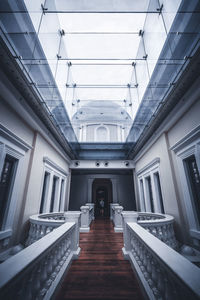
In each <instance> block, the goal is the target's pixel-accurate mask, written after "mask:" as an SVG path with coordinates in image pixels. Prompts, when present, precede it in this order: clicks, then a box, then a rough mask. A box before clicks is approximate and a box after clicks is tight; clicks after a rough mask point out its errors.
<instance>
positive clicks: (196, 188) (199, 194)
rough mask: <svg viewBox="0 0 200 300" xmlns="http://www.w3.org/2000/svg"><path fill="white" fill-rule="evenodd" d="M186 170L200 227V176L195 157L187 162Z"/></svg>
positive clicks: (192, 156) (191, 157) (189, 158)
mask: <svg viewBox="0 0 200 300" xmlns="http://www.w3.org/2000/svg"><path fill="white" fill-rule="evenodd" d="M185 163H186V169H187V174H188V179H189V184H190V190H191V194H192V198H193V199H192V200H193V207H194V211H195V215H196V218H197V220H198V222H199V225H200V176H199V170H198V167H197V163H196V159H195V156H194V155H191V156H190V157H188V158H187V159H186V160H185Z"/></svg>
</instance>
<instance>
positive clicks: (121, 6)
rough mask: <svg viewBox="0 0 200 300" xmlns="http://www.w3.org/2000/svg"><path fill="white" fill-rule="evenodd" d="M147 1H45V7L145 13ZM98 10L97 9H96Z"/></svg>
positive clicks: (51, 8) (49, 8)
mask: <svg viewBox="0 0 200 300" xmlns="http://www.w3.org/2000/svg"><path fill="white" fill-rule="evenodd" d="M154 2H155V1H154ZM148 4H149V0H140V1H132V0H123V1H118V0H112V1H106V0H92V1H83V0H78V1H74V0H68V1H66V0H59V1H56V4H55V1H54V0H46V4H45V7H47V8H48V10H49V11H55V10H59V11H60V12H62V11H66V12H67V11H74V12H76V11H83V12H86V11H91V12H92V11H97V10H98V11H102V12H104V11H110V12H112V11H114V12H115V11H127V12H129V11H130V10H131V11H133V12H142V11H144V12H146V11H147V9H148ZM97 8H98V9H97Z"/></svg>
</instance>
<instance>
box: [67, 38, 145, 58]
mask: <svg viewBox="0 0 200 300" xmlns="http://www.w3.org/2000/svg"><path fill="white" fill-rule="evenodd" d="M63 40H64V42H65V44H66V45H67V53H68V57H69V60H71V59H132V60H134V59H135V58H136V54H137V47H138V44H139V41H140V38H139V36H138V35H130V34H123V35H122V34H109V35H108V34H107V35H105V34H85V35H79V34H76V35H65V36H63ZM61 56H62V57H63V55H62V54H61Z"/></svg>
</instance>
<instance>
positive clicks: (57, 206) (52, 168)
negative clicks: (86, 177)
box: [38, 157, 68, 214]
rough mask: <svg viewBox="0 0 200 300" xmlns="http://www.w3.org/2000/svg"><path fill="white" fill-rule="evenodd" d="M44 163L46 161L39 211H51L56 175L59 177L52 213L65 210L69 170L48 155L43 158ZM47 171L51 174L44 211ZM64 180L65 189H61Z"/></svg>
mask: <svg viewBox="0 0 200 300" xmlns="http://www.w3.org/2000/svg"><path fill="white" fill-rule="evenodd" d="M43 163H44V168H43V176H42V178H43V179H42V184H41V192H40V201H39V208H38V211H39V213H40V214H42V213H50V210H51V209H50V208H51V197H52V189H53V178H54V177H57V178H58V179H57V182H56V186H55V195H54V201H53V211H52V213H53V212H59V211H64V205H65V196H66V185H67V177H68V174H67V172H65V170H64V169H62V168H61V167H59V166H58V165H57V164H56V163H54V162H53V161H52V160H50V159H49V158H48V157H44V158H43ZM45 173H48V174H49V180H48V184H47V187H46V188H47V191H46V195H45V199H44V204H43V211H40V208H41V201H42V191H43V186H44V178H45ZM62 181H64V183H63V189H61V184H62ZM61 193H62V195H61ZM60 201H61V202H60Z"/></svg>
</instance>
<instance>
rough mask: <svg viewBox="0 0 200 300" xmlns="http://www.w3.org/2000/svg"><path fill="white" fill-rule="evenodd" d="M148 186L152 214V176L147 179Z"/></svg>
mask: <svg viewBox="0 0 200 300" xmlns="http://www.w3.org/2000/svg"><path fill="white" fill-rule="evenodd" d="M147 184H148V196H149V202H150V207H151V212H154V203H153V193H152V185H151V177H150V176H149V177H147Z"/></svg>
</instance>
